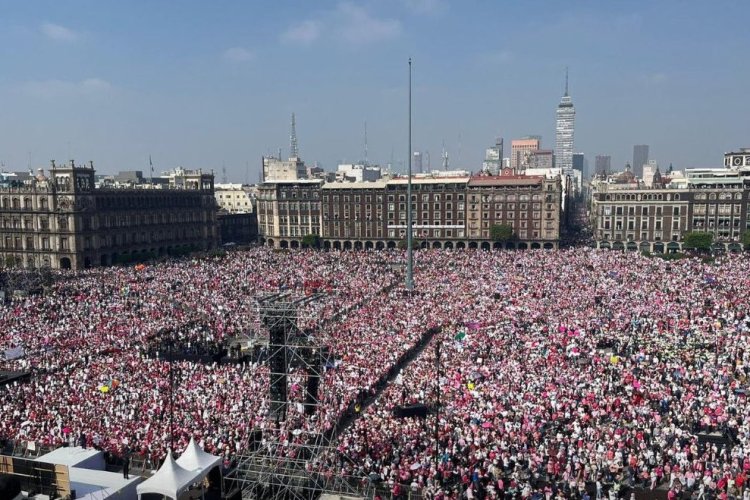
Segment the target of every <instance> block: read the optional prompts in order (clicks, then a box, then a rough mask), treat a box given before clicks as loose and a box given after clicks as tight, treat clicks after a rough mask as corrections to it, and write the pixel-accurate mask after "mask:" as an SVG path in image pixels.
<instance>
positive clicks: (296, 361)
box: [228, 292, 363, 500]
mask: <svg viewBox="0 0 750 500" xmlns="http://www.w3.org/2000/svg"><path fill="white" fill-rule="evenodd" d="M323 295H324V294H322V293H313V294H311V295H309V296H306V297H303V298H295V297H294V296H293V295H292V294H291V293H289V292H285V293H277V294H273V295H269V296H266V297H263V298H261V299H259V300H258V309H259V311H258V312H259V317H260V318H261V324H262V326H263V329H264V330H267V331H268V351H267V354H266V356H265V362H266V364H267V365H268V373H269V381H268V392H267V404H265V405H262V407H263V408H267V414H266V418H267V424H268V425H266V429H265V430H258V431H257V432H256V433H255V435H254V437H253V439H252V443H250V445H249V447H248V451H247V452H246V454H245V455H241V456H240V457H239V459H238V465H237V467H236V468H235V469H234V470H233V471H232V472H231V473H230V474H229V475H228V479H230V480H234V481H235V482H236V485H237V487H239V488H240V489H241V491H242V497H243V498H244V499H267V498H268V499H278V500H288V499H294V500H297V499H299V500H310V499H315V498H318V497H319V496H320V495H321V494H322V493H324V492H325V493H331V492H335V493H339V494H341V495H343V496H351V497H355V498H362V494H363V491H362V488H361V486H362V485H361V484H360V483H359V482H358V481H357V480H356V479H354V478H350V477H346V476H341V475H338V474H333V475H331V474H324V473H321V471H320V468H319V467H317V466H316V462H317V460H318V459H321V458H322V457H334V456H336V457H338V454H337V452H336V448H335V446H333V444H332V442H333V440H334V438H335V428H333V429H329V430H327V431H324V430H323V429H322V428H321V427H320V426H317V427H316V424H313V425H310V422H311V421H312V420H314V419H316V418H317V417H316V414H317V413H318V409H319V407H320V406H321V399H322V398H321V396H320V385H321V384H320V381H321V378H323V377H324V375H325V370H326V368H327V367H331V366H333V359H331V356H330V349H329V346H326V345H323V344H322V343H321V342H320V341H319V340H318V339H317V338H316V333H317V332H316V331H314V330H302V329H300V328H299V326H298V320H299V319H300V318H299V315H298V310H299V308H301V307H302V306H304V305H306V304H310V303H311V302H314V301H316V300H318V299H319V298H321V297H322V296H323ZM337 459H338V458H337Z"/></svg>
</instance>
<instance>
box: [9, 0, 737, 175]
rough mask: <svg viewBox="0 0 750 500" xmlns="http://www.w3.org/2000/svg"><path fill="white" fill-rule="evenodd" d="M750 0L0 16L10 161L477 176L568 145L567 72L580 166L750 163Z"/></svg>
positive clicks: (482, 1)
mask: <svg viewBox="0 0 750 500" xmlns="http://www.w3.org/2000/svg"><path fill="white" fill-rule="evenodd" d="M749 16H750V2H747V1H744V0H742V1H740V0H738V1H723V0H719V1H716V2H706V1H690V0H683V1H672V0H660V1H658V2H654V1H651V0H649V1H620V0H611V1H594V0H592V1H575V0H566V1H552V0H549V1H536V0H525V1H520V0H518V1H507V2H500V1H494V0H462V1H455V2H453V1H450V0H372V1H361V2H360V1H353V0H341V1H326V0H317V1H314V2H311V1H309V0H308V1H295V0H284V1H278V2H269V1H253V0H248V1H242V2H241V1H223V0H216V1H213V2H207V1H201V2H198V1H191V0H181V1H180V2H174V1H162V0H148V1H146V0H142V1H140V0H138V1H136V0H133V1H128V2H101V1H99V0H86V1H84V0H70V1H65V2H60V1H59V0H55V1H44V0H39V1H34V2H18V1H10V0H0V64H1V65H2V66H1V69H0V162H2V164H3V165H4V168H5V169H6V170H15V171H20V170H26V169H27V168H28V167H29V165H30V166H31V167H32V168H34V169H36V168H38V167H45V168H46V167H47V166H48V165H49V161H50V160H51V159H55V160H56V161H57V162H62V161H67V160H69V159H71V158H73V159H75V160H76V161H78V162H83V161H85V162H88V161H93V162H94V164H95V167H96V168H97V170H98V171H99V172H100V173H114V172H117V171H120V170H143V171H144V172H147V171H148V169H149V156H150V157H151V158H152V161H153V164H154V168H155V170H156V171H157V172H159V171H163V170H167V169H170V168H174V167H176V166H183V167H185V168H202V169H204V170H211V169H213V170H215V171H216V172H217V176H218V179H217V180H219V181H220V180H222V179H221V177H222V175H221V172H222V168H225V169H226V172H227V177H228V180H229V181H230V182H247V181H249V182H256V181H257V180H258V175H259V174H258V172H259V170H260V166H261V157H262V156H263V155H264V154H272V153H276V152H277V151H278V150H279V148H281V150H282V155H283V156H284V157H286V156H287V155H288V154H289V132H290V130H289V129H290V117H291V113H292V112H294V113H296V119H297V136H298V142H299V150H300V155H301V157H302V158H303V159H304V160H305V161H306V162H308V163H313V162H315V161H317V162H319V163H320V165H321V166H322V167H324V168H326V169H328V170H335V168H336V165H337V164H338V163H340V162H355V161H360V160H362V159H363V157H364V130H365V123H366V124H367V125H366V128H367V138H368V141H367V142H368V159H369V160H370V162H371V163H380V164H383V165H385V164H387V163H389V162H391V160H393V163H394V169H395V170H399V169H401V167H402V166H403V165H404V162H405V161H406V160H407V158H408V151H409V149H408V142H407V137H408V135H407V134H408V121H407V118H408V113H407V109H408V106H407V105H408V60H409V58H410V57H411V58H412V60H413V73H412V82H413V90H412V96H413V107H412V109H413V149H414V150H421V151H423V152H427V153H425V163H426V162H427V160H426V157H427V155H429V157H430V161H431V165H432V167H433V168H438V167H439V166H440V154H441V150H442V147H443V144H445V148H446V149H447V150H448V153H449V156H450V159H451V167H452V168H464V169H467V170H478V169H479V167H481V162H482V159H483V157H484V150H485V148H487V147H489V146H491V145H492V144H493V143H494V141H495V138H496V137H498V136H500V137H503V138H504V139H505V145H506V146H505V147H506V154H505V156H509V149H510V141H511V139H513V138H519V137H522V136H524V135H530V134H533V135H541V136H542V138H543V139H542V147H546V148H550V149H552V148H554V132H555V109H556V106H557V104H558V103H559V101H560V97H561V96H562V94H563V90H564V75H565V68H566V67H568V68H569V72H570V94H571V96H572V98H573V103H574V104H575V107H576V128H575V149H576V151H581V152H584V153H585V155H586V158H587V159H588V160H589V163H590V164H591V166H592V167H593V163H594V156H595V155H598V154H609V155H611V156H612V165H613V167H614V168H622V167H623V166H624V165H625V163H626V162H630V161H632V151H633V145H634V144H648V145H650V147H651V157H650V158H651V159H655V160H657V161H658V162H659V163H660V164H661V165H664V166H666V165H668V164H669V163H673V164H674V167H675V168H685V167H695V166H700V167H711V166H716V167H719V166H721V165H722V155H723V153H724V152H726V151H731V150H736V149H738V148H740V147H749V146H750V118H748V117H750V99H748V88H750V83H748V82H750V65H749V64H747V54H748V49H750V30H748V28H747V19H748V17H749Z"/></svg>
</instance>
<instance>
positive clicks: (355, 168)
mask: <svg viewBox="0 0 750 500" xmlns="http://www.w3.org/2000/svg"><path fill="white" fill-rule="evenodd" d="M382 176H383V172H382V170H381V168H380V167H378V166H374V165H363V164H357V165H355V164H351V163H345V164H341V165H339V166H338V169H337V170H336V180H337V181H342V182H343V181H351V182H372V181H376V180H378V179H380V178H381V177H382Z"/></svg>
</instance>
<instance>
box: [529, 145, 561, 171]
mask: <svg viewBox="0 0 750 500" xmlns="http://www.w3.org/2000/svg"><path fill="white" fill-rule="evenodd" d="M554 166H555V153H554V152H553V151H552V150H551V149H537V150H536V151H529V152H528V153H527V157H526V160H525V168H526V169H529V168H532V169H533V168H545V169H547V168H553V167H554Z"/></svg>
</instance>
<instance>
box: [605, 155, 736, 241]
mask: <svg viewBox="0 0 750 500" xmlns="http://www.w3.org/2000/svg"><path fill="white" fill-rule="evenodd" d="M745 156H747V158H748V166H747V167H745V166H744V162H745ZM737 158H740V159H739V160H738V159H737ZM725 164H727V168H725V169H689V170H686V171H685V173H684V175H680V176H674V177H673V178H671V179H670V178H663V177H662V176H661V174H660V173H659V171H658V169H657V171H656V173H655V174H654V178H653V180H652V182H650V183H648V184H647V183H645V182H643V181H639V180H638V179H637V178H635V177H632V178H630V179H626V181H627V182H616V181H613V180H612V179H611V178H610V179H599V180H597V181H594V182H593V183H592V195H591V210H590V219H591V225H592V229H593V232H594V244H595V245H596V246H597V247H599V248H612V249H616V250H623V249H626V250H633V251H635V250H642V251H652V252H659V253H662V252H677V251H681V250H682V249H683V242H684V241H683V240H684V237H685V235H686V234H687V233H690V232H693V231H697V232H708V233H711V234H712V235H713V240H714V250H716V251H741V250H742V244H741V240H742V235H743V233H744V232H746V231H749V230H750V217H749V216H750V152H746V151H745V150H741V151H740V152H739V153H727V154H726V155H725ZM732 165H736V167H735V168H733V167H732ZM623 175H624V174H620V176H619V177H623Z"/></svg>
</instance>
